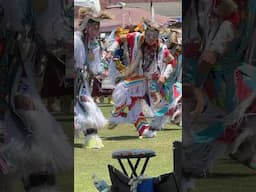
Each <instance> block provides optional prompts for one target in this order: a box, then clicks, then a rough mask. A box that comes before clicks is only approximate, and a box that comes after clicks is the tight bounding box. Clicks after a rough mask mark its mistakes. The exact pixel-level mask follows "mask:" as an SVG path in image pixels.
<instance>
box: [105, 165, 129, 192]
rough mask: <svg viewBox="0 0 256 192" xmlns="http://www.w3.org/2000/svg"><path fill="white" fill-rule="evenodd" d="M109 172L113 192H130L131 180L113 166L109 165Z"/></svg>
mask: <svg viewBox="0 0 256 192" xmlns="http://www.w3.org/2000/svg"><path fill="white" fill-rule="evenodd" d="M108 170H109V176H110V179H111V182H112V186H111V192H130V186H129V184H128V183H129V180H130V178H129V177H128V176H126V175H124V174H123V173H122V172H121V171H119V170H118V169H116V168H114V167H113V166H112V165H108Z"/></svg>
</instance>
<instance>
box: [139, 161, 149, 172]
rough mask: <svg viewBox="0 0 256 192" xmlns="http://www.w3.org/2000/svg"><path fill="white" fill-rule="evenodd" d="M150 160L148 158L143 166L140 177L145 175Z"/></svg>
mask: <svg viewBox="0 0 256 192" xmlns="http://www.w3.org/2000/svg"><path fill="white" fill-rule="evenodd" d="M148 160H149V157H147V158H146V160H145V163H144V165H143V168H142V170H141V172H140V175H143V173H144V172H145V170H146V167H147V164H148Z"/></svg>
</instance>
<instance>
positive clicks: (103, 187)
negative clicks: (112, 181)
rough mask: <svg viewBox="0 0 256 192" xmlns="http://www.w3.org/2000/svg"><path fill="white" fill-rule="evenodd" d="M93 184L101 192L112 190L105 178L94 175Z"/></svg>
mask: <svg viewBox="0 0 256 192" xmlns="http://www.w3.org/2000/svg"><path fill="white" fill-rule="evenodd" d="M92 180H93V184H94V186H95V187H96V189H97V190H98V191H99V192H110V186H109V185H108V184H107V182H106V181H104V180H103V179H99V178H97V177H96V176H95V175H93V176H92Z"/></svg>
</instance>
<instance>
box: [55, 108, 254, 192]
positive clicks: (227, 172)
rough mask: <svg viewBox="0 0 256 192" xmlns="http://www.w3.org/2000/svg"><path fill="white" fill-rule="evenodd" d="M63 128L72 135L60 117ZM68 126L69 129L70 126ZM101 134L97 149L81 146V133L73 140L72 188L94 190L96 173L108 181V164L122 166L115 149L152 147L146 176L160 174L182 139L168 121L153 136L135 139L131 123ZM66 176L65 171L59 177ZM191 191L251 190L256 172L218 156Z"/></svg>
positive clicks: (68, 185)
mask: <svg viewBox="0 0 256 192" xmlns="http://www.w3.org/2000/svg"><path fill="white" fill-rule="evenodd" d="M101 109H102V111H103V112H104V114H105V115H106V117H109V116H110V111H111V109H112V107H111V106H109V105H101ZM61 122H62V123H63V124H64V127H65V130H66V132H67V133H68V135H69V136H72V131H73V128H71V127H72V124H70V122H69V121H67V119H66V120H65V118H64V119H62V120H61ZM70 128H71V129H70ZM100 136H101V137H102V138H103V142H104V145H105V147H104V148H103V149H100V150H88V149H85V148H83V146H82V145H83V137H81V138H78V139H75V141H74V158H75V165H74V184H75V186H74V191H75V192H96V191H97V190H96V189H95V187H94V186H93V181H92V179H91V176H92V175H93V174H96V175H97V176H98V177H99V178H102V179H104V180H106V181H107V182H108V184H111V182H110V178H109V175H108V169H107V165H108V164H111V165H114V167H116V168H118V169H120V170H121V168H120V166H119V164H118V162H117V161H116V160H113V159H112V158H111V155H112V152H113V151H114V150H118V149H127V148H147V149H153V150H155V152H156V154H157V156H156V157H154V158H152V159H151V160H150V162H149V165H148V167H147V170H146V174H147V175H148V176H159V175H161V174H164V173H168V172H172V170H173V167H172V166H173V154H172V142H173V141H175V140H181V129H180V128H179V127H177V126H175V125H171V124H167V125H166V127H165V128H164V130H162V131H161V132H158V134H157V137H156V138H153V139H142V140H140V139H138V135H137V132H136V131H135V128H134V127H133V126H132V125H128V124H125V125H119V126H118V127H116V128H115V129H113V130H108V129H102V130H100ZM59 178H60V180H61V179H65V180H68V178H70V177H67V176H65V175H63V176H61V177H59ZM72 182H73V180H72V181H68V182H65V185H61V189H63V190H62V191H64V192H68V191H73V190H68V188H69V189H71V187H72V186H71V184H72ZM195 183H196V185H195V189H194V190H193V192H254V191H256V172H255V170H251V169H249V168H247V167H245V166H243V165H241V164H239V163H237V162H235V161H233V160H230V159H224V160H221V161H220V162H219V163H218V164H217V165H216V166H215V168H214V169H213V172H212V174H211V176H210V177H209V178H203V179H197V180H196V181H195Z"/></svg>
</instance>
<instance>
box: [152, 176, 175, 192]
mask: <svg viewBox="0 0 256 192" xmlns="http://www.w3.org/2000/svg"><path fill="white" fill-rule="evenodd" d="M154 191H155V192H179V186H178V183H177V181H176V178H175V175H174V173H167V174H164V175H160V176H158V177H156V178H155V179H154Z"/></svg>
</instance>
